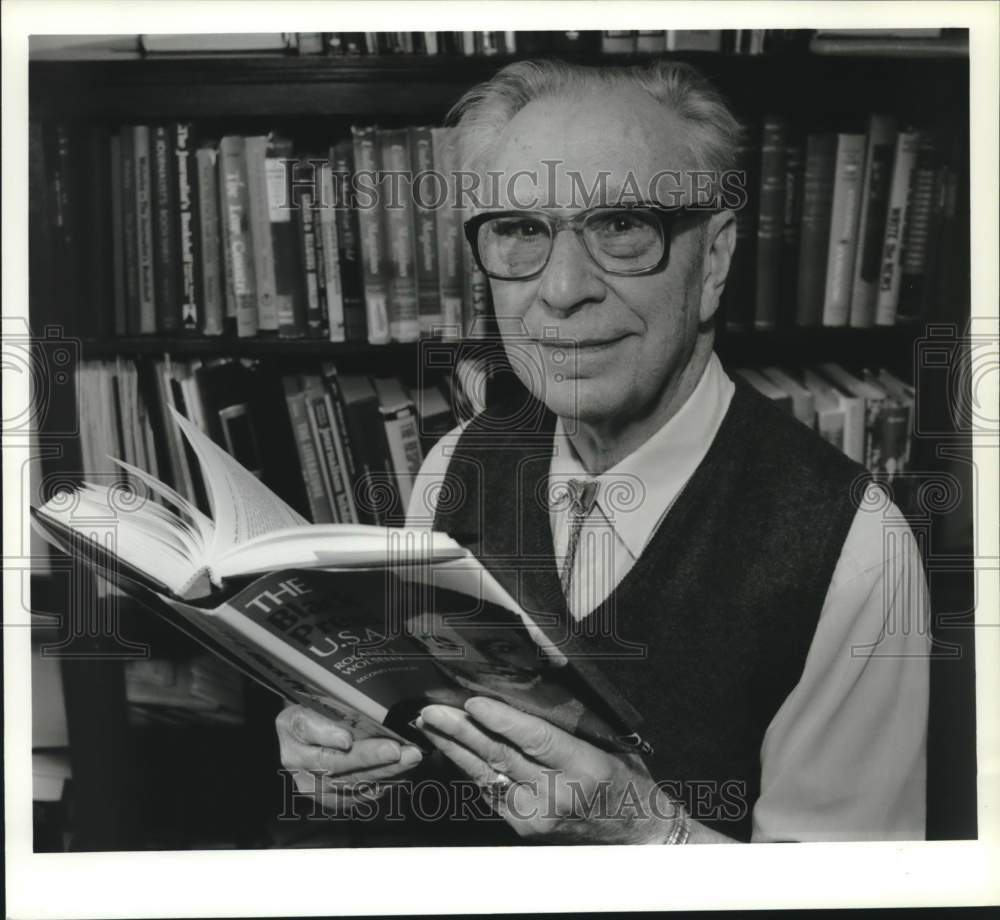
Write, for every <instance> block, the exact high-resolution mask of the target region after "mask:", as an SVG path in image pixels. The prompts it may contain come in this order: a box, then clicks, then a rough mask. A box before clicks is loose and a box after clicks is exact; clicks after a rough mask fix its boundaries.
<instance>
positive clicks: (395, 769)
mask: <svg viewBox="0 0 1000 920" xmlns="http://www.w3.org/2000/svg"><path fill="white" fill-rule="evenodd" d="M275 725H276V727H277V731H278V743H279V746H280V750H281V763H282V765H283V766H284V768H285V769H286V770H290V771H292V772H293V773H294V775H295V786H296V788H297V789H298V790H299V792H303V793H306V794H308V795H312V796H313V797H314V798H315V799H316V800H317V801H318V802H319V803H320V805H321V806H322V807H323V808H324V809H325V810H327V811H334V812H337V813H342V812H343V810H344V808H345V807H347V808H350V807H351V805H352V804H353V803H355V802H356V801H357V800H358V799H359V798H360V799H362V800H363V799H371V798H372V797H373V796H374V795H377V794H378V790H379V787H380V786H381V787H382V791H384V789H385V787H384V785H383V784H384V783H386V782H387V781H390V780H393V779H395V778H397V777H399V776H400V775H401V774H403V773H405V772H406V771H408V770H411V769H412V768H413V767H415V766H416V765H417V764H418V763H420V760H421V753H420V751H419V749H418V748H416V747H414V746H412V745H409V744H406V745H400V744H398V743H397V742H395V741H391V740H389V739H386V738H363V739H360V740H358V741H355V740H354V737H353V736H352V735H351V732H350V731H349V730H348V729H347V728H345V727H344V726H343V725H340V724H339V723H337V722H334V721H333V720H331V719H327V718H324V717H323V716H321V715H319V714H318V713H315V712H313V711H312V710H310V709H306V708H305V707H303V706H288V707H287V708H285V709H283V710H282V711H281V712H280V713H279V714H278V717H277V719H275Z"/></svg>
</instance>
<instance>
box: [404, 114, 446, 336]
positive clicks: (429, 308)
mask: <svg viewBox="0 0 1000 920" xmlns="http://www.w3.org/2000/svg"><path fill="white" fill-rule="evenodd" d="M409 132H410V137H409V147H410V158H411V162H410V170H411V175H412V182H411V184H410V188H411V189H412V198H413V217H414V225H415V232H414V240H415V250H416V273H417V313H418V316H419V321H420V333H421V335H430V334H431V333H432V332H433V331H434V330H435V329H437V328H439V327H440V326H441V320H442V314H441V298H440V283H439V278H438V235H437V216H436V211H437V210H438V208H436V207H434V205H435V204H437V203H438V202H437V198H438V195H439V192H440V188H439V186H438V184H437V183H436V182H428V181H427V179H426V178H422V177H428V176H431V174H432V173H433V170H434V135H433V132H432V130H431V129H430V128H427V127H411V128H410V129H409Z"/></svg>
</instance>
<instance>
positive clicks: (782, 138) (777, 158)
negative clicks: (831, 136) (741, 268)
mask: <svg viewBox="0 0 1000 920" xmlns="http://www.w3.org/2000/svg"><path fill="white" fill-rule="evenodd" d="M787 135H788V124H787V121H786V119H785V118H783V117H781V116H779V115H768V116H766V117H765V118H764V123H763V126H762V128H761V148H760V196H759V201H760V210H759V214H758V218H757V267H756V273H755V274H756V289H755V297H754V302H755V307H754V326H755V328H757V329H774V328H775V326H777V323H778V302H779V299H780V289H779V281H780V278H781V253H782V234H783V231H784V217H785V179H786V177H785V146H786V143H787V141H786V138H787Z"/></svg>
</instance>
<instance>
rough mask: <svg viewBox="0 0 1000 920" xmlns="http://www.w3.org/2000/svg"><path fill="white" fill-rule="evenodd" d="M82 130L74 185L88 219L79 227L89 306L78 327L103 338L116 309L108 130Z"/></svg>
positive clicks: (110, 328)
mask: <svg viewBox="0 0 1000 920" xmlns="http://www.w3.org/2000/svg"><path fill="white" fill-rule="evenodd" d="M85 130H86V149H85V150H83V151H81V154H82V156H81V157H79V158H78V162H77V169H76V173H75V175H74V185H75V186H76V187H78V188H79V189H80V193H81V198H82V201H81V205H80V207H81V216H82V217H84V218H86V219H88V222H87V223H84V224H82V225H81V226H80V233H81V235H82V237H83V239H82V240H81V242H85V243H86V248H85V252H84V253H83V254H82V261H81V263H80V264H81V268H82V269H83V273H82V277H81V281H82V282H83V284H84V285H85V290H86V295H87V300H86V303H87V304H88V305H89V309H85V310H84V311H83V312H84V314H85V317H86V318H84V317H81V322H80V323H79V324H78V326H77V329H78V331H79V332H80V334H82V335H89V336H94V337H96V338H100V339H106V338H108V337H109V336H110V335H112V334H114V331H115V322H116V316H117V309H118V308H117V301H116V300H115V286H114V278H115V272H114V267H113V266H114V236H113V231H114V228H113V224H112V213H113V207H112V202H111V133H110V131H109V129H108V128H107V127H105V126H104V125H99V124H94V125H88V126H87V128H86V129H85ZM81 167H82V168H83V169H84V170H86V171H87V173H88V174H89V182H84V181H83V180H82V179H81V177H80V168H81ZM78 258H79V256H78Z"/></svg>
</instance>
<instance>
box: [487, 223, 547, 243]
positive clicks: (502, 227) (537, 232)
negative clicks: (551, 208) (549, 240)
mask: <svg viewBox="0 0 1000 920" xmlns="http://www.w3.org/2000/svg"><path fill="white" fill-rule="evenodd" d="M492 230H493V232H494V233H495V234H496V235H497V236H503V237H508V238H510V239H518V240H532V239H535V238H536V237H538V236H541V235H542V234H544V233H545V227H544V226H543V225H542V224H541V223H540V222H539V221H537V220H525V219H523V218H512V219H510V220H498V221H495V222H494V223H493V225H492Z"/></svg>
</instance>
